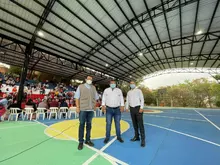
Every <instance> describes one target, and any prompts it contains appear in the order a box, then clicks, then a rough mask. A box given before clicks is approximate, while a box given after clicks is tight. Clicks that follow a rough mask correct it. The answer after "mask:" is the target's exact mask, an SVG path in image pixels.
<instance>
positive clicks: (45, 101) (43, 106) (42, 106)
mask: <svg viewBox="0 0 220 165" xmlns="http://www.w3.org/2000/svg"><path fill="white" fill-rule="evenodd" d="M38 108H46V109H48V103H47V100H46V99H43V100H42V102H40V103H39V105H38Z"/></svg>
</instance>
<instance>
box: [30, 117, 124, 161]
mask: <svg viewBox="0 0 220 165" xmlns="http://www.w3.org/2000/svg"><path fill="white" fill-rule="evenodd" d="M33 121H35V122H36V123H38V124H41V125H43V126H45V127H47V128H49V126H48V125H46V124H44V123H41V122H39V121H37V120H33ZM50 129H51V130H53V131H55V132H57V133H60V134H62V135H64V136H66V137H68V138H69V139H71V140H72V141H75V142H78V141H77V140H76V139H74V138H72V137H71V136H69V135H66V134H65V133H62V132H61V131H58V130H56V129H54V128H50ZM84 146H86V147H87V148H89V149H91V150H93V151H95V152H96V153H98V155H101V156H103V157H104V158H105V159H106V160H108V161H109V162H110V163H114V162H116V163H119V164H121V165H128V164H127V163H125V162H123V161H121V160H119V159H117V158H115V157H113V156H111V155H108V154H106V153H104V152H101V151H100V150H98V149H96V148H94V147H90V146H88V145H86V144H84Z"/></svg>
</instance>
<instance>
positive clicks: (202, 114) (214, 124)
mask: <svg viewBox="0 0 220 165" xmlns="http://www.w3.org/2000/svg"><path fill="white" fill-rule="evenodd" d="M194 111H196V112H197V113H198V114H200V115H201V116H202V117H203V118H204V119H206V120H207V121H208V122H209V123H211V124H212V125H213V126H214V127H215V128H217V129H218V130H219V131H220V128H219V127H218V126H217V125H215V123H213V122H212V121H210V120H209V119H208V118H206V117H205V116H204V115H203V114H201V113H200V112H198V111H197V110H194Z"/></svg>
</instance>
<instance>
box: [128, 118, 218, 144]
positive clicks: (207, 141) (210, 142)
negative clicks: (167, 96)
mask: <svg viewBox="0 0 220 165" xmlns="http://www.w3.org/2000/svg"><path fill="white" fill-rule="evenodd" d="M126 120H127V121H131V120H129V119H126ZM144 124H146V125H150V126H153V127H157V128H161V129H165V130H168V131H170V132H175V133H177V134H181V135H184V136H188V137H191V138H193V139H197V140H200V141H203V142H206V143H209V144H213V145H215V146H218V147H220V144H217V143H214V142H212V141H209V140H205V139H202V138H199V137H196V136H193V135H190V134H187V133H183V132H179V131H176V130H173V129H169V128H166V127H161V126H159V125H155V124H150V123H144Z"/></svg>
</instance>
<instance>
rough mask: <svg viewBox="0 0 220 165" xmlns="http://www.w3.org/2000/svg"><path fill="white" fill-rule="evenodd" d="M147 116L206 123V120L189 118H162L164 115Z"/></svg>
mask: <svg viewBox="0 0 220 165" xmlns="http://www.w3.org/2000/svg"><path fill="white" fill-rule="evenodd" d="M145 116H152V117H163V118H171V119H180V120H190V121H202V122H206V120H200V119H189V118H182V117H171V116H162V115H145Z"/></svg>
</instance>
